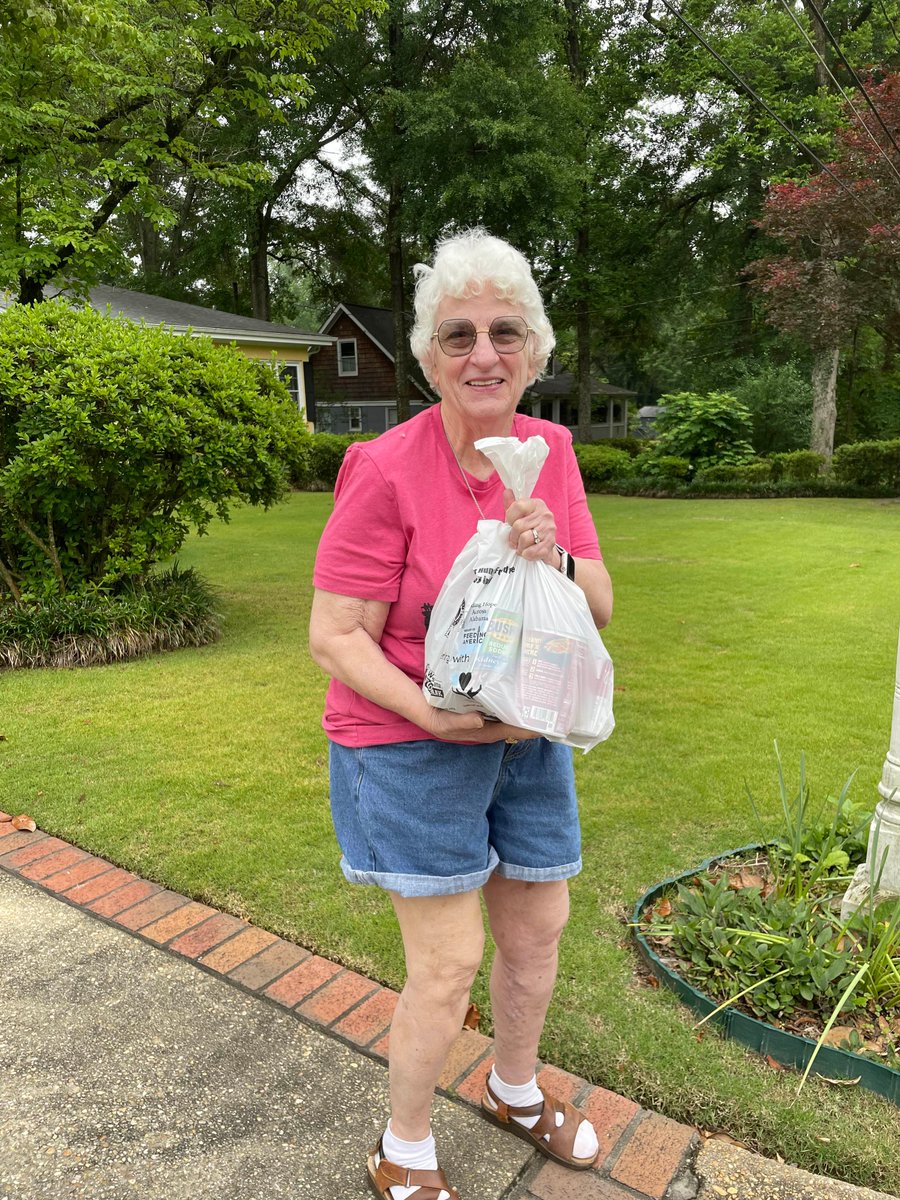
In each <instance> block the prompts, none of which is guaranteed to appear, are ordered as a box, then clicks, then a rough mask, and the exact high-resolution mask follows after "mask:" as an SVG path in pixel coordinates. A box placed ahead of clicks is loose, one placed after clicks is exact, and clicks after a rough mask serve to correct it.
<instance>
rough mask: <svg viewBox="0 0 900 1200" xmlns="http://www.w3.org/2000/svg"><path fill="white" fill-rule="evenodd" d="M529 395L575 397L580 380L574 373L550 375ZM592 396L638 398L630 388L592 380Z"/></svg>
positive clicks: (531, 389)
mask: <svg viewBox="0 0 900 1200" xmlns="http://www.w3.org/2000/svg"><path fill="white" fill-rule="evenodd" d="M528 391H529V393H533V394H534V395H537V396H573V395H574V394H575V393H576V392H577V391H578V380H577V379H576V378H575V375H574V373H573V372H572V371H560V372H559V374H558V375H550V376H548V377H547V378H546V379H540V380H538V382H537V383H533V384H532V385H531V387H530V388H529V389H528ZM591 395H592V396H636V395H637V392H630V391H629V390H628V388H620V387H616V386H615V384H612V383H600V381H599V380H597V379H593V378H592V379H591Z"/></svg>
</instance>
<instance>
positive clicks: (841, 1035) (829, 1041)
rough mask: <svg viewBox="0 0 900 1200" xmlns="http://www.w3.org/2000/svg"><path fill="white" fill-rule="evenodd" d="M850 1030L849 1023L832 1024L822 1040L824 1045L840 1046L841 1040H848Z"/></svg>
mask: <svg viewBox="0 0 900 1200" xmlns="http://www.w3.org/2000/svg"><path fill="white" fill-rule="evenodd" d="M852 1032H853V1030H852V1029H851V1028H850V1026H849V1025H833V1026H832V1027H831V1029H829V1030H828V1032H827V1033H826V1034H825V1037H824V1038H823V1039H822V1040H823V1041H824V1043H825V1045H826V1046H840V1045H841V1044H842V1043H843V1042H849V1041H850V1035H851V1034H852Z"/></svg>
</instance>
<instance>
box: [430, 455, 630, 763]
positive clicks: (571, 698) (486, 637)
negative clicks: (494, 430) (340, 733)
mask: <svg viewBox="0 0 900 1200" xmlns="http://www.w3.org/2000/svg"><path fill="white" fill-rule="evenodd" d="M475 445H476V447H477V448H478V449H479V450H481V451H482V453H483V454H485V455H487V457H488V458H490V460H491V462H492V463H493V464H494V466H495V467H496V469H497V473H498V474H499V476H500V478H501V480H502V481H503V483H504V485H505V486H506V487H508V488H512V490H513V492H514V493H515V496H516V498H517V499H525V498H526V497H528V496H530V495H531V493H532V491H533V489H534V486H535V484H536V482H537V478H538V475H539V474H540V471H541V467H542V466H543V465H544V461H545V459H546V457H547V454H548V447H547V443H546V442H545V441H544V439H543V438H542V437H532V438H529V439H528V440H527V441H526V442H520V441H519V439H518V438H482V439H481V440H480V441H477V442H476V443H475ZM509 531H510V530H509V525H507V524H506V523H505V522H503V521H479V522H478V528H477V531H476V532H475V533H474V534H473V536H472V537H471V538H470V539H469V541H468V542H466V544H465V546H464V547H463V548H462V550H461V551H460V553H459V555H458V556H457V558H456V561H455V562H454V564H453V566H452V567H451V569H450V572H449V574H448V575H447V578H446V579H445V581H444V584H443V586H442V588H441V590H440V593H439V594H438V598H437V600H436V601H435V605H434V608H433V610H432V613H431V619H430V621H429V625H428V633H427V635H426V637H425V678H424V682H423V684H422V690H423V692H424V694H425V696H426V698H427V700H428V702H429V703H430V704H431V705H432V706H433V707H435V708H445V709H449V710H450V711H451V712H472V711H477V712H481V713H483V714H484V715H485V716H488V717H494V718H496V719H497V720H500V721H505V722H507V723H508V724H510V725H517V726H519V727H520V728H522V729H529V730H532V731H534V732H537V733H541V734H543V736H544V737H547V738H550V740H551V741H555V742H563V743H565V744H566V745H568V746H577V747H578V748H579V749H581V750H584V751H588V750H590V749H591V748H592V747H593V746H596V745H597V743H598V742H602V741H604V740H605V739H606V738H608V737H609V735H610V734H611V733H612V731H613V727H614V725H615V721H614V719H613V713H612V697H613V666H612V660H611V659H610V657H609V654H608V653H607V651H606V647H605V646H604V645H603V641H602V640H601V638H600V634H599V633H598V632H597V629H596V627H595V625H594V620H593V618H592V616H591V613H590V609H589V608H588V604H587V601H586V600H585V597H584V593H583V592H582V590H581V588H580V587H578V585H577V584H575V583H573V582H572V581H571V580H569V579H567V578H566V577H565V575H562V574H561V573H560V572H559V571H556V570H554V568H553V567H551V566H550V565H549V564H548V563H544V562H529V561H528V560H527V559H524V558H521V557H520V556H519V555H517V554H516V552H515V550H513V549H512V548H511V547H510V545H509V540H508V539H509Z"/></svg>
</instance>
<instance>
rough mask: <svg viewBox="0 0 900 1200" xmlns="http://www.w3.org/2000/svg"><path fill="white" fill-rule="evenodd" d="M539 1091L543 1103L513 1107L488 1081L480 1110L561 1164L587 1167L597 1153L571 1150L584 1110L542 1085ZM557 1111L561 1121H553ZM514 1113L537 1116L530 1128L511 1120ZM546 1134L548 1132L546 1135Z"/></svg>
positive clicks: (576, 1168)
mask: <svg viewBox="0 0 900 1200" xmlns="http://www.w3.org/2000/svg"><path fill="white" fill-rule="evenodd" d="M540 1092H541V1095H542V1096H543V1097H544V1100H543V1103H542V1104H529V1105H527V1106H520V1107H516V1106H514V1105H512V1104H505V1103H504V1102H503V1101H502V1100H500V1099H498V1097H497V1096H495V1095H494V1093H493V1091H492V1090H491V1085H490V1083H487V1084H485V1090H484V1095H483V1096H482V1098H481V1111H482V1112H483V1113H484V1115H485V1116H486V1117H487V1119H488V1120H489V1121H492V1122H493V1124H494V1125H499V1126H500V1128H501V1129H506V1130H508V1131H509V1132H510V1133H514V1134H515V1135H516V1137H520V1138H522V1139H523V1140H524V1141H526V1142H530V1143H531V1144H532V1145H533V1146H534V1148H535V1150H539V1151H540V1152H541V1154H545V1155H546V1156H547V1158H552V1159H553V1161H554V1162H558V1163H562V1165H563V1166H564V1167H571V1168H572V1169H573V1170H575V1171H587V1170H589V1169H590V1168H591V1167H592V1166H593V1165H594V1159H595V1158H596V1155H592V1157H591V1158H575V1156H574V1155H573V1154H572V1148H573V1147H574V1145H575V1136H576V1134H577V1133H578V1126H579V1125H580V1124H581V1122H582V1121H585V1120H587V1118H586V1117H585V1115H584V1113H581V1112H579V1111H578V1109H577V1108H576V1107H575V1105H574V1104H570V1103H569V1102H568V1100H557V1098H556V1097H555V1096H551V1095H549V1094H548V1093H547V1092H545V1091H544V1089H543V1088H541V1089H540ZM557 1113H562V1114H563V1119H562V1124H560V1125H557V1123H556V1114H557ZM513 1117H537V1118H538V1119H537V1121H536V1122H535V1123H534V1125H532V1126H531V1128H530V1129H529V1128H527V1126H525V1125H521V1124H519V1122H518V1121H514V1120H513V1119H512V1118H513ZM547 1134H549V1135H550V1136H549V1137H547V1136H546V1135H547Z"/></svg>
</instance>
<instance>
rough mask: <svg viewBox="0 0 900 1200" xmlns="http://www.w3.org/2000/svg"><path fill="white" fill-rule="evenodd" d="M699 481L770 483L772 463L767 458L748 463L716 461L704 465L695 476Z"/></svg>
mask: <svg viewBox="0 0 900 1200" xmlns="http://www.w3.org/2000/svg"><path fill="white" fill-rule="evenodd" d="M694 478H695V479H696V481H697V483H768V482H769V480H771V479H772V464H771V463H770V462H768V461H767V460H766V459H757V460H756V461H755V462H748V463H736V464H728V463H714V464H713V465H712V466H710V467H704V469H703V470H702V471H698V472H697V474H696V475H695V477H694Z"/></svg>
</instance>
